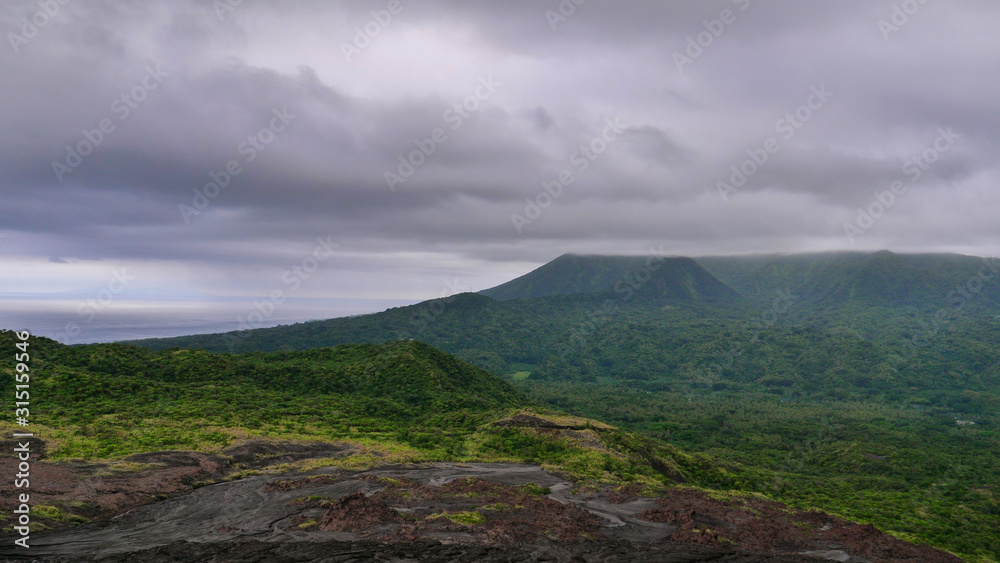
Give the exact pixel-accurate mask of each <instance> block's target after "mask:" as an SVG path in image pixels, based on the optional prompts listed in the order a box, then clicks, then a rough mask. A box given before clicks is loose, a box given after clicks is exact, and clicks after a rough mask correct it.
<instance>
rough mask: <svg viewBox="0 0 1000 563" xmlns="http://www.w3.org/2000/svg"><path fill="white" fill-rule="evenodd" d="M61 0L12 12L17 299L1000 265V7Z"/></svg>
mask: <svg viewBox="0 0 1000 563" xmlns="http://www.w3.org/2000/svg"><path fill="white" fill-rule="evenodd" d="M62 2H67V0H58V1H57V0H50V1H48V2H46V1H45V0H42V1H41V2H39V1H34V2H29V1H24V2H21V1H8V2H4V3H3V6H2V9H0V30H2V31H3V32H4V34H5V37H6V40H5V44H4V45H0V76H2V77H3V78H2V80H3V84H2V86H0V193H2V197H3V206H2V216H0V293H5V294H26V293H36V294H65V293H67V292H69V293H73V292H84V293H86V292H88V291H90V292H92V291H94V289H95V288H100V287H104V286H107V285H109V284H112V285H114V282H113V280H114V279H115V278H114V274H113V272H115V271H119V272H122V271H124V272H125V274H124V275H125V276H126V277H128V278H134V280H135V281H133V282H132V283H131V285H129V286H128V287H129V288H130V290H131V291H134V292H135V296H143V295H146V296H164V295H166V296H170V295H175V296H188V295H191V296H197V295H210V296H220V297H224V296H240V297H259V296H266V295H268V294H269V292H271V291H273V290H275V289H281V290H284V291H286V292H289V291H292V287H291V286H292V285H293V283H292V282H294V281H296V280H297V281H298V282H299V283H298V284H297V285H296V287H295V289H294V293H295V296H296V297H344V298H364V299H409V300H418V299H426V298H431V297H436V296H438V295H440V294H442V293H445V292H454V290H456V288H464V289H468V288H471V289H476V290H478V289H485V288H486V287H489V286H492V285H495V284H497V283H500V282H503V281H506V280H507V279H510V278H512V277H514V276H516V275H520V274H522V273H524V272H526V271H527V270H529V269H530V268H532V267H533V266H535V265H537V264H539V263H542V262H545V261H547V260H550V259H552V258H554V257H556V256H558V255H559V254H561V253H564V252H578V253H617V254H637V253H643V252H646V251H647V250H648V249H649V248H651V247H652V248H657V249H660V248H662V249H663V251H664V252H667V253H668V254H680V255H705V254H730V253H745V252H797V251H812V250H834V249H856V250H873V249H882V248H888V249H891V250H896V251H952V252H962V253H967V254H976V255H990V256H992V255H996V254H998V253H1000V227H998V226H997V225H998V224H1000V222H998V209H1000V205H998V204H1000V195H998V193H1000V192H998V190H997V189H996V188H997V186H998V184H1000V182H998V180H1000V169H998V160H997V154H998V148H1000V147H998V139H1000V96H997V92H1000V36H998V35H997V33H996V29H997V25H998V23H1000V4H998V3H997V2H995V1H994V0H981V1H974V0H964V1H963V0H957V1H945V0H926V1H925V2H923V3H919V2H917V1H916V0H907V1H899V0H896V1H893V0H884V1H880V0H857V1H855V0H839V1H837V2H829V1H826V0H822V1H819V0H794V1H792V0H788V1H780V2H779V1H764V0H716V1H703V0H698V1H694V0H691V1H662V0H657V1H617V2H610V1H600V0H584V1H582V2H581V0H575V2H574V1H573V0H563V2H562V3H561V4H560V2H559V1H558V0H530V1H528V0H524V1H521V0H517V1H511V0H507V1H504V2H499V1H498V2H485V1H469V0H461V1H459V0H455V1H450V0H398V1H396V0H394V1H389V0H375V1H371V2H367V1H350V0H345V1H343V2H326V1H322V2H321V1H315V2H309V1H300V2H281V3H278V2H265V1H263V0H242V2H239V1H237V0H219V1H215V2H213V1H211V0H198V1H195V0H169V1H155V0H150V1H143V2H126V1H114V2H111V1H108V2H99V1H86V2H85V1H83V0H76V1H73V2H67V3H66V4H65V5H63V4H62ZM46 10H48V12H46ZM317 239H321V240H322V241H324V242H325V243H326V248H323V247H322V246H321V245H320V244H319V242H318V240H317ZM294 268H299V269H300V270H302V269H303V268H304V270H303V273H302V274H300V273H297V272H295V270H294ZM122 269H124V270H122ZM119 285H121V284H119Z"/></svg>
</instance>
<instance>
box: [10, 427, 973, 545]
mask: <svg viewBox="0 0 1000 563" xmlns="http://www.w3.org/2000/svg"><path fill="white" fill-rule="evenodd" d="M348 453H350V450H349V448H347V447H346V446H343V445H338V444H312V445H301V444H269V443H250V444H245V445H242V446H239V447H237V448H231V449H230V450H227V451H225V452H223V454H224V455H220V456H209V455H205V454H199V453H192V452H163V453H157V454H142V455H141V456H133V457H132V458H130V461H132V462H133V463H143V464H146V465H143V466H133V467H134V468H135V467H138V469H135V470H134V471H131V472H122V471H111V472H109V471H108V470H107V469H108V468H107V467H104V468H103V469H102V466H100V465H98V464H81V463H77V464H57V463H48V462H36V463H35V464H34V465H33V473H34V475H33V485H32V487H33V492H32V494H33V500H35V502H36V503H44V504H47V505H55V506H64V505H66V503H75V504H74V505H73V506H76V507H77V508H80V507H82V509H83V510H86V511H89V514H91V515H92V516H93V519H94V521H93V522H91V523H89V524H85V525H80V526H76V527H63V528H61V529H55V530H52V531H46V532H41V533H33V534H31V540H30V541H31V546H32V547H31V549H30V553H26V552H25V550H24V549H22V548H17V547H14V546H13V543H12V538H11V537H10V536H8V537H6V538H4V539H3V540H0V558H7V559H8V560H25V559H26V560H32V559H34V560H38V561H65V562H69V561H105V562H126V561H128V562H131V561H140V562H144V561H149V562H175V561H176V562H180V561H205V562H223V561H234V562H235V561H240V562H245V563H250V562H258V561H259V562H265V561H266V562H279V563H280V562H292V561H296V562H297V561H338V562H340V561H359V562H360V561H608V562H611V561H623V562H624V561H664V562H672V561H677V562H681V561H691V562H695V561H699V562H700V561H713V562H715V561H718V562H723V561H726V562H728V561H733V562H735V561H746V562H756V561H847V562H872V563H875V562H890V561H892V562H895V561H900V562H902V561H907V562H913V563H916V562H932V563H933V562H953V561H959V560H958V559H957V558H955V557H953V556H951V555H948V554H945V553H942V552H939V551H936V550H933V549H930V548H927V547H924V546H916V545H913V544H910V543H906V542H903V541H901V540H898V539H895V538H892V537H891V536H888V535H886V534H883V533H882V532H879V531H878V530H876V529H875V528H873V527H871V526H862V525H859V524H855V523H852V522H847V521H844V520H841V519H838V518H835V517H832V516H829V515H826V514H823V513H821V512H815V511H810V512H798V511H794V510H790V509H788V508H787V507H785V506H783V505H781V504H779V503H775V502H772V501H768V500H765V499H763V498H758V497H733V498H729V499H719V498H713V497H711V496H709V495H707V494H705V493H703V492H700V491H696V490H693V489H689V488H680V487H678V488H673V489H670V490H669V491H667V493H666V494H664V495H662V496H661V497H659V498H647V497H640V496H637V495H636V493H637V491H636V490H630V489H628V488H626V489H624V490H619V491H610V490H592V489H582V490H581V489H577V488H576V487H575V486H574V484H573V483H570V482H568V481H567V480H565V479H563V478H561V477H560V476H558V475H554V474H552V473H549V472H547V471H545V470H543V469H541V468H540V467H538V466H533V465H523V464H478V463H477V464H457V463H436V464H427V465H420V466H392V467H384V468H379V469H374V470H370V471H363V472H356V471H343V470H337V469H335V468H327V469H320V470H317V471H313V472H310V473H306V474H301V473H296V474H270V475H253V476H250V477H245V478H242V479H238V480H232V481H226V480H222V479H223V478H224V477H225V475H227V474H229V473H231V472H232V471H234V470H236V469H245V468H248V467H266V466H269V465H274V464H275V463H283V462H287V461H296V460H300V459H310V458H328V457H337V456H339V455H347V454H348ZM0 461H2V463H3V464H6V463H8V461H9V460H6V459H5V460H0ZM4 469H6V468H4ZM211 481H215V482H214V483H212V484H208V485H204V486H195V485H196V484H198V485H203V484H204V483H206V482H211ZM8 488H10V485H0V493H2V499H3V500H2V501H0V503H2V504H3V509H4V511H5V512H6V513H7V514H9V513H10V507H8V506H7V505H9V504H10V503H9V500H8V499H10V498H12V495H9V494H8V493H11V492H13V491H12V490H11V491H8V490H6V489H8ZM36 494H37V497H36V496H34V495H36ZM48 524H49V525H53V526H54V525H57V524H58V522H48Z"/></svg>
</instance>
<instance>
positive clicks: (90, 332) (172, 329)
mask: <svg viewBox="0 0 1000 563" xmlns="http://www.w3.org/2000/svg"><path fill="white" fill-rule="evenodd" d="M255 301H259V300H255V299H225V300H205V299H198V300H134V301H114V302H111V303H109V304H107V305H106V306H103V307H101V305H100V304H96V305H97V307H96V308H95V307H94V306H93V305H94V303H92V304H91V305H87V304H86V300H83V299H65V298H59V299H38V298H37V297H24V298H20V297H0V329H13V330H19V331H20V330H28V331H29V332H31V334H35V335H39V336H46V337H49V338H52V339H55V340H58V341H60V342H62V343H64V344H87V343H93V342H114V341H119V340H133V339H137V338H160V337H168V336H184V335H188V334H204V333H211V332H228V331H232V330H237V329H238V328H240V321H239V320H238V319H243V320H246V319H247V318H248V317H250V315H251V314H253V317H251V318H252V319H253V320H254V321H256V322H255V323H254V324H253V327H254V328H263V327H271V326H277V325H280V324H292V323H297V322H302V321H310V320H320V319H330V318H334V317H346V316H350V315H359V314H365V313H377V312H380V311H384V310H386V309H388V308H390V307H400V306H403V305H409V304H412V303H414V302H415V301H408V300H399V299H289V300H287V301H285V302H284V303H282V304H281V305H278V306H276V307H274V310H273V311H272V312H271V313H270V314H269V315H267V316H266V317H265V316H264V315H262V314H260V313H259V312H258V313H256V314H254V312H255V311H257V308H256V307H255V305H254V302H255ZM244 328H245V327H244Z"/></svg>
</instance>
